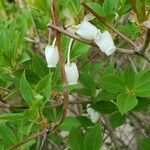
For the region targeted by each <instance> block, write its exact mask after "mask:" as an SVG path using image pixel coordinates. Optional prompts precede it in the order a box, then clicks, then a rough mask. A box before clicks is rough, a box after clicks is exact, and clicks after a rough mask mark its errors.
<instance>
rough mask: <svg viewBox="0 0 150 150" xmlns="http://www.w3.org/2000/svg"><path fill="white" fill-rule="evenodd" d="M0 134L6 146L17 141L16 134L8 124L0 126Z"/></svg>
mask: <svg viewBox="0 0 150 150" xmlns="http://www.w3.org/2000/svg"><path fill="white" fill-rule="evenodd" d="M0 136H1V138H2V140H3V141H4V143H5V146H6V147H8V146H10V145H13V144H15V143H17V138H16V134H15V133H14V132H13V131H12V129H11V128H9V127H8V126H0Z"/></svg>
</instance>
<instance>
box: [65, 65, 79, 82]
mask: <svg viewBox="0 0 150 150" xmlns="http://www.w3.org/2000/svg"><path fill="white" fill-rule="evenodd" d="M65 72H66V78H67V82H68V85H74V84H77V81H78V78H79V72H78V68H77V65H76V64H75V63H70V64H69V63H67V64H66V65H65Z"/></svg>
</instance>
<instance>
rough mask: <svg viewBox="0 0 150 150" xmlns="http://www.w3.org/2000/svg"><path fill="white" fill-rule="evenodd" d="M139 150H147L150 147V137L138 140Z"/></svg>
mask: <svg viewBox="0 0 150 150" xmlns="http://www.w3.org/2000/svg"><path fill="white" fill-rule="evenodd" d="M139 144H140V148H141V150H149V148H150V138H144V139H141V140H139Z"/></svg>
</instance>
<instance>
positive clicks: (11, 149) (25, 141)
mask: <svg viewBox="0 0 150 150" xmlns="http://www.w3.org/2000/svg"><path fill="white" fill-rule="evenodd" d="M46 132H47V131H46V130H43V131H41V132H39V133H35V134H33V135H31V136H30V137H29V138H27V139H25V140H23V141H21V142H19V143H17V144H15V145H13V146H11V147H9V148H8V150H14V149H16V148H17V147H20V146H22V145H23V144H26V143H28V142H29V141H31V140H32V139H35V138H37V137H39V136H41V135H44V134H45V133H46Z"/></svg>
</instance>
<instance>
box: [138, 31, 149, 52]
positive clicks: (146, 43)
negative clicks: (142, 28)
mask: <svg viewBox="0 0 150 150" xmlns="http://www.w3.org/2000/svg"><path fill="white" fill-rule="evenodd" d="M149 43H150V29H147V31H146V34H145V39H144V44H143V47H142V48H141V50H140V53H142V54H143V53H145V51H146V49H147V47H148V45H149Z"/></svg>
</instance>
